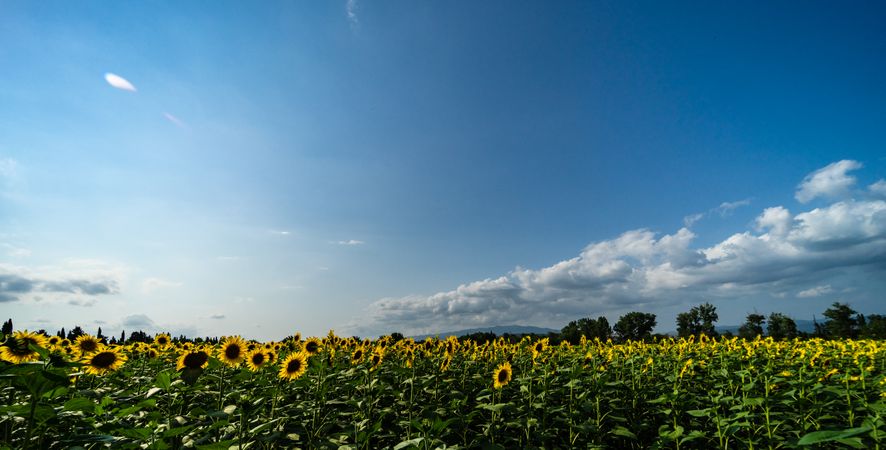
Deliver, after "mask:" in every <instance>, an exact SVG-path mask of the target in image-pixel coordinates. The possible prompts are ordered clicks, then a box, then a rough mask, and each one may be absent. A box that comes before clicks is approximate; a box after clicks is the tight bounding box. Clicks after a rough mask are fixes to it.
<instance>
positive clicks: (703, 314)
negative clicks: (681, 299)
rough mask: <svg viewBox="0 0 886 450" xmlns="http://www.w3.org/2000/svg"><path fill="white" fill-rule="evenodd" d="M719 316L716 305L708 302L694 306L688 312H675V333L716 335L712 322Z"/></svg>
mask: <svg viewBox="0 0 886 450" xmlns="http://www.w3.org/2000/svg"><path fill="white" fill-rule="evenodd" d="M719 318H720V317H719V316H718V315H717V307H716V306H714V305H712V304H710V303H703V304H701V305H698V306H694V307H692V309H690V310H689V312H684V313H680V314H677V335H679V336H680V337H689V336H693V335H700V334H704V335H708V336H716V335H717V332H716V331H715V330H714V323H716V322H717V320H719Z"/></svg>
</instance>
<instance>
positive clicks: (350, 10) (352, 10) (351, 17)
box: [345, 0, 360, 29]
mask: <svg viewBox="0 0 886 450" xmlns="http://www.w3.org/2000/svg"><path fill="white" fill-rule="evenodd" d="M358 8H359V5H358V4H357V0H348V2H347V4H346V5H345V11H346V12H347V15H348V22H349V23H350V24H351V29H356V28H357V26H358V25H360V20H359V18H358V17H357V9H358Z"/></svg>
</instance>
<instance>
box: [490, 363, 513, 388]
mask: <svg viewBox="0 0 886 450" xmlns="http://www.w3.org/2000/svg"><path fill="white" fill-rule="evenodd" d="M511 375H513V371H511V363H508V362H506V363H503V364H501V365H500V366H498V368H497V369H495V372H494V373H493V374H492V386H493V387H494V388H495V389H501V388H503V387H504V386H505V385H507V384H508V383H510V382H511Z"/></svg>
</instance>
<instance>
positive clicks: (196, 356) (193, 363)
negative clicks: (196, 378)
mask: <svg viewBox="0 0 886 450" xmlns="http://www.w3.org/2000/svg"><path fill="white" fill-rule="evenodd" d="M208 359H209V355H207V354H206V353H203V352H196V353H189V354H188V356H185V361H184V363H185V367H187V368H189V369H198V368H200V367H203V364H206V361H207V360H208Z"/></svg>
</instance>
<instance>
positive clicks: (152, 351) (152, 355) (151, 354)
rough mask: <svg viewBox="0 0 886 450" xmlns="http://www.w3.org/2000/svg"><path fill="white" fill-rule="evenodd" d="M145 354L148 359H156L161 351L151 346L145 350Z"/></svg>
mask: <svg viewBox="0 0 886 450" xmlns="http://www.w3.org/2000/svg"><path fill="white" fill-rule="evenodd" d="M145 356H146V357H148V359H156V358H157V357H158V356H160V352H158V351H157V349H156V348H154V347H150V348H148V349H147V350H145Z"/></svg>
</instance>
